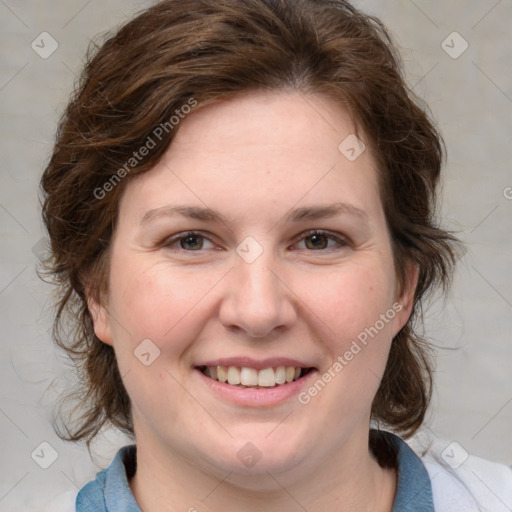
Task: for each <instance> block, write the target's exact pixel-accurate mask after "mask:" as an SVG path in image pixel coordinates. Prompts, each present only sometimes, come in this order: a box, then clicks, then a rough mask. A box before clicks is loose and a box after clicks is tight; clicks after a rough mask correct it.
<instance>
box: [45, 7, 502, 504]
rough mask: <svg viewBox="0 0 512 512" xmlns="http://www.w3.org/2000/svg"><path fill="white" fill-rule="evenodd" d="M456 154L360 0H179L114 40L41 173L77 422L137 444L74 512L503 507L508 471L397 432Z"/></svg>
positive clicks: (424, 356) (422, 357) (418, 362)
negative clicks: (77, 401) (66, 325)
mask: <svg viewBox="0 0 512 512" xmlns="http://www.w3.org/2000/svg"><path fill="white" fill-rule="evenodd" d="M442 155H443V151H442V141H441V138H440V136H439V134H438V133H437V131H436V129H435V127H434V126H433V124H432V122H431V121H430V120H429V118H428V116H427V114H426V113H425V111H424V110H423V109H422V108H420V107H419V106H418V104H417V101H416V100H415V99H414V97H413V95H412V93H411V92H410V91H409V90H408V89H407V87H406V86H405V83H404V79H403V76H402V74H401V71H400V61H399V59H398V57H397V55H396V52H395V50H394V48H393V46H392V43H391V41H390V39H389V36H388V34H387V32H386V30H385V28H384V27H383V26H382V25H381V24H380V22H379V21H378V20H376V19H373V18H371V17H368V16H366V15H364V14H362V13H361V12H359V11H357V10H356V9H355V8H354V7H352V6H351V5H349V4H348V2H345V1H343V0H334V1H331V0H317V1H312V0H309V1H307V0H244V1H243V2H240V1H236V0H223V1H220V2H210V1H206V0H180V1H179V2H178V1H177V0H166V1H163V2H160V3H158V4H156V5H155V6H154V7H152V8H150V9H148V10H147V11H146V12H144V13H142V14H140V15H139V16H138V17H137V18H135V19H134V20H133V21H131V22H129V23H128V24H127V25H125V26H124V27H122V28H121V29H120V30H119V31H118V32H117V33H116V34H115V35H113V36H112V37H111V38H110V39H109V40H108V41H107V42H106V43H105V44H104V45H103V46H102V47H101V48H100V49H99V50H98V51H97V52H96V53H95V55H93V56H92V57H91V58H90V60H89V62H88V64H87V65H86V67H85V70H84V73H83V77H82V81H81V84H80V86H79V89H78V91H77V94H76V95H75V97H74V98H73V100H72V101H71V102H70V104H69V106H68V109H67V111H66V114H65V116H64V118H63V120H62V122H61V124H60V128H59V132H58V137H57V142H56V146H55V150H54V153H53V156H52V158H51V161H50V163H49V165H48V167H47V169H46V171H45V173H44V176H43V180H42V188H43V191H44V197H45V202H44V212H43V214H44V219H45V222H46V225H47V228H48V231H49V235H50V238H51V240H52V250H53V260H52V265H53V267H52V269H51V270H52V271H53V273H54V275H55V277H56V279H57V282H58V283H59V285H60V290H61V293H62V295H61V301H60V306H59V310H58V315H57V320H56V321H57V326H61V325H63V321H64V319H65V318H66V315H68V316H69V314H72V315H73V318H74V322H75V324H74V325H75V330H74V331H73V332H72V333H67V335H66V333H62V332H61V336H60V337H59V338H58V342H59V343H60V345H61V346H63V347H64V348H66V350H67V351H68V353H69V354H70V355H71V356H72V357H73V358H74V359H75V361H76V363H77V365H78V367H79V369H80V370H81V371H82V375H83V377H84V390H83V395H82V403H81V410H82V411H83V414H82V415H81V416H80V418H78V419H77V418H75V421H74V423H73V425H72V426H69V427H68V428H69V430H68V433H67V435H66V436H65V437H66V438H68V439H70V440H74V441H78V440H82V439H83V440H86V441H88V442H89V441H90V440H91V439H92V438H93V437H94V436H95V435H96V434H97V433H98V432H99V430H100V429H101V428H102V427H103V426H105V425H109V424H111V425H114V426H116V427H118V428H120V429H121V430H123V431H125V432H127V433H129V434H130V435H133V439H134V442H135V444H134V445H132V446H129V447H125V448H123V449H122V450H121V451H120V452H119V453H118V454H117V456H116V458H115V459H114V461H113V462H112V464H111V465H110V467H109V468H108V469H107V470H106V471H104V472H102V473H100V474H98V476H97V478H96V480H95V481H93V482H91V483H90V484H88V485H87V486H85V487H84V488H83V489H82V490H81V491H80V493H79V494H78V497H77V500H76V510H77V511H78V512H86V511H109V512H112V511H124V510H144V511H145V512H152V511H164V510H165V511H177V510H189V511H193V510H199V511H203V510H211V511H220V510H225V509H226V508H227V507H233V506H234V505H236V506H237V507H238V508H239V509H241V510H244V511H252V510H261V509H264V510H270V511H272V510H280V511H283V510H284V511H287V510H290V511H291V510H308V511H310V512H314V511H319V510H351V511H356V510H357V511H359V510H361V511H363V510H364V511H366V510H372V511H377V512H390V511H393V512H399V511H406V510H414V511H417V512H423V511H425V512H426V511H432V510H436V511H443V510H450V511H453V510H464V511H468V510H480V509H490V510H493V511H497V510H509V508H507V507H511V506H512V475H511V473H510V470H509V468H506V467H504V466H500V465H496V464H492V463H485V462H480V461H476V462H475V461H474V459H471V461H468V462H466V461H460V460H459V461H458V462H460V464H459V466H458V467H459V469H457V470H455V469H454V470H453V471H452V472H450V471H448V470H447V469H446V468H448V469H450V468H454V467H455V464H449V463H446V464H444V466H443V465H442V464H440V463H439V462H436V460H435V456H436V455H435V450H434V451H432V450H431V451H430V452H429V454H427V455H425V456H424V458H423V460H422V459H421V458H420V457H419V456H418V455H416V454H415V453H414V452H413V451H412V450H411V449H410V448H409V447H408V445H407V444H406V443H405V442H404V441H403V440H402V439H401V438H400V437H398V435H395V434H391V433H388V432H387V431H386V430H392V431H394V432H395V433H396V434H400V435H401V437H403V438H407V437H410V436H411V435H413V434H414V433H415V432H416V431H417V430H418V428H419V427H420V426H421V425H422V422H423V419H424V416H425V413H426V410H427V407H428V404H429V400H430V395H431V368H430V360H429V351H428V345H427V344H426V343H425V342H424V340H422V338H421V337H420V336H419V335H418V334H417V333H416V332H415V330H414V328H413V322H414V320H415V317H416V316H417V315H418V313H419V312H420V308H421V304H422V300H424V298H425V297H426V296H427V294H428V293H430V292H432V291H433V290H434V289H435V288H436V287H437V286H438V285H442V286H444V287H445V288H446V287H447V286H448V284H449V278H450V275H451V272H452V267H453V264H454V262H455V258H456V247H457V245H456V244H457V243H456V240H455V238H454V237H453V236H452V235H451V234H450V233H447V232H446V231H443V230H442V229H441V228H440V227H439V226H438V225H437V224H436V222H435V218H434V207H435V202H436V187H437V184H438V181H439V176H440V168H441V163H442ZM370 424H372V428H370ZM443 448H444V447H443ZM452 452H453V455H452V458H455V459H456V458H457V457H459V454H458V453H457V452H456V451H453V447H452ZM449 455H450V453H449V454H448V459H449ZM459 458H460V457H459ZM445 459H446V457H445ZM475 464H476V466H475ZM479 464H480V465H479ZM481 468H485V474H486V475H487V476H488V477H490V478H491V480H490V482H491V484H490V485H488V486H487V487H488V489H491V490H492V492H491V491H489V490H488V489H486V488H483V490H482V486H481V485H480V486H478V485H477V484H475V483H474V480H475V479H474V477H473V476H472V475H473V474H476V476H477V477H478V476H479V473H478V471H480V470H482V469H481Z"/></svg>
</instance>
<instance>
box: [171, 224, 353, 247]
mask: <svg viewBox="0 0 512 512" xmlns="http://www.w3.org/2000/svg"><path fill="white" fill-rule="evenodd" d="M314 235H319V236H324V237H326V238H327V239H328V240H329V241H334V242H335V243H336V244H337V247H327V248H325V249H317V250H314V249H307V248H306V250H307V251H308V252H326V251H331V250H333V249H339V248H342V247H346V246H349V245H350V241H349V240H348V239H346V238H345V237H342V236H339V235H334V234H333V233H331V232H329V231H325V230H322V229H311V230H309V231H305V232H304V233H301V234H300V235H299V237H298V239H297V242H295V243H294V245H296V244H297V243H299V242H302V241H304V240H305V239H306V238H308V237H312V236H314ZM191 236H195V237H202V238H203V239H205V240H208V241H209V242H211V243H212V244H213V242H212V241H211V240H210V239H209V238H208V237H207V236H206V235H204V234H203V233H201V232H199V231H186V232H184V233H179V234H178V235H174V236H172V237H171V238H168V239H166V240H164V242H163V243H162V246H163V247H165V248H171V249H173V246H174V245H175V244H177V243H179V242H180V241H181V240H185V239H187V238H188V237H191ZM177 250H179V251H183V252H203V249H198V250H196V251H194V250H188V249H183V248H182V247H178V248H177Z"/></svg>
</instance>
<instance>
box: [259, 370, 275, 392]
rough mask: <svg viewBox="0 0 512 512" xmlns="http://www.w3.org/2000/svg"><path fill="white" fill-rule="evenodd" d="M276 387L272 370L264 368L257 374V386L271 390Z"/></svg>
mask: <svg viewBox="0 0 512 512" xmlns="http://www.w3.org/2000/svg"><path fill="white" fill-rule="evenodd" d="M275 385H276V374H275V372H274V369H273V368H265V369H264V370H260V371H259V373H258V386H263V387H265V388H273V387H274V386H275Z"/></svg>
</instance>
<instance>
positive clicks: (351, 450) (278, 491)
mask: <svg viewBox="0 0 512 512" xmlns="http://www.w3.org/2000/svg"><path fill="white" fill-rule="evenodd" d="M360 437H361V439H355V440H352V441H351V442H350V443H346V445H344V446H343V447H341V448H339V449H338V450H337V451H336V453H334V454H332V455H331V456H330V457H329V458H326V459H323V460H322V461H321V464H318V465H317V467H315V468H311V467H309V468H308V471H307V473H306V472H305V469H304V468H294V469H293V470H291V471H287V472H284V473H279V474H271V473H270V472H268V471H265V472H262V473H261V474H259V475H258V476H257V477H247V476H242V475H237V474H235V473H233V472H225V473H224V474H222V473H219V474H217V475H215V476H212V475H214V474H215V473H214V472H209V471H205V470H204V469H200V468H198V466H197V465H194V464H192V463H191V462H190V461H188V460H186V459H185V458H183V457H182V456H180V455H179V454H175V453H172V454H169V453H166V452H164V451H163V450H162V449H161V448H159V449H154V448H155V447H154V446H150V445H149V444H148V443H139V442H138V443H137V471H136V474H135V476H134V477H133V479H132V480H131V482H130V487H131V490H132V492H133V495H134V496H135V499H136V501H137V503H138V504H139V506H140V508H141V509H142V510H144V511H145V512H176V511H184V510H186V511H189V512H194V511H201V512H225V511H226V510H230V509H232V508H233V504H236V506H237V508H239V509H241V510H244V511H245V512H256V511H260V510H262V509H264V510H266V511H269V512H274V511H275V512H277V511H279V512H292V511H293V512H296V511H297V510H301V509H302V510H307V511H308V512H324V511H327V510H337V511H351V512H356V511H357V512H367V511H370V510H371V511H372V512H390V511H391V509H392V508H393V501H394V497H395V492H396V472H395V470H391V469H383V468H381V467H380V466H379V465H378V463H377V461H376V460H375V458H374V457H373V455H372V454H371V452H370V451H369V449H368V436H367V435H366V437H365V436H360ZM145 439H147V437H146V438H145ZM247 478H250V479H251V484H252V485H251V488H248V486H247V485H245V484H246V483H247ZM255 482H256V483H257V485H256V486H255V485H254V483H255Z"/></svg>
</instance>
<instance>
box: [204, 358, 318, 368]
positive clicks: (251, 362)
mask: <svg viewBox="0 0 512 512" xmlns="http://www.w3.org/2000/svg"><path fill="white" fill-rule="evenodd" d="M201 366H237V367H238V368H254V369H256V370H263V369H265V368H277V367H278V366H294V367H295V368H313V367H314V365H312V364H308V363H304V362H301V361H298V360H297V359H291V358H289V357H272V358H267V359H260V360H256V359H252V358H250V357H223V358H220V359H211V360H208V361H205V362H203V363H200V364H198V365H196V367H201Z"/></svg>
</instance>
